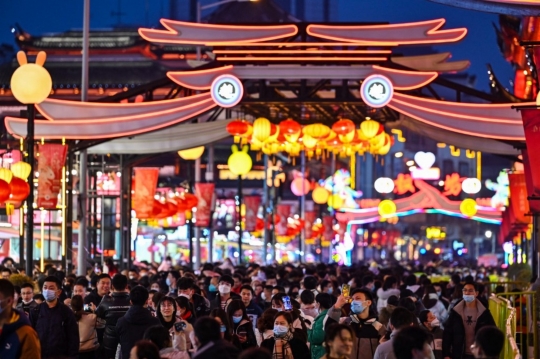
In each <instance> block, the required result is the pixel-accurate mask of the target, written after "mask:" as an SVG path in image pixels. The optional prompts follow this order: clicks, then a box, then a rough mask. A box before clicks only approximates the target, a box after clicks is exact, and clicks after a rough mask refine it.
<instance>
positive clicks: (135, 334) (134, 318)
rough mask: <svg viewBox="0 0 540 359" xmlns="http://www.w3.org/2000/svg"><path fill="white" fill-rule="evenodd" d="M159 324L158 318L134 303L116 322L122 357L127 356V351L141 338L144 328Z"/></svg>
mask: <svg viewBox="0 0 540 359" xmlns="http://www.w3.org/2000/svg"><path fill="white" fill-rule="evenodd" d="M154 325H161V323H160V322H159V319H158V318H154V317H153V316H152V314H151V313H150V312H149V311H148V310H147V309H146V308H144V307H143V306H140V305H134V306H132V307H131V308H129V310H128V311H127V312H126V314H125V315H124V316H123V317H122V318H120V319H118V322H116V333H117V335H118V339H119V340H120V347H121V350H122V358H129V352H130V350H131V348H133V346H134V345H135V343H136V342H137V341H139V340H141V339H142V338H143V335H144V332H145V331H146V329H148V328H150V327H151V326H154Z"/></svg>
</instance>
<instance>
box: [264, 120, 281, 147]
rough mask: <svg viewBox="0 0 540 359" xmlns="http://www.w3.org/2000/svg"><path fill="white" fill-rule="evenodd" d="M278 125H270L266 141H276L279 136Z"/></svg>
mask: <svg viewBox="0 0 540 359" xmlns="http://www.w3.org/2000/svg"><path fill="white" fill-rule="evenodd" d="M279 132H280V127H279V126H276V125H274V124H273V123H272V124H271V126H270V136H269V137H268V138H267V139H266V142H276V141H277V139H278V137H279Z"/></svg>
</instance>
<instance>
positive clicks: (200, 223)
mask: <svg viewBox="0 0 540 359" xmlns="http://www.w3.org/2000/svg"><path fill="white" fill-rule="evenodd" d="M214 188H215V184H214V183H195V194H196V195H197V199H198V200H199V202H197V213H196V216H195V218H196V219H197V222H196V223H195V226H196V227H210V217H211V215H212V204H213V203H212V201H213V200H214Z"/></svg>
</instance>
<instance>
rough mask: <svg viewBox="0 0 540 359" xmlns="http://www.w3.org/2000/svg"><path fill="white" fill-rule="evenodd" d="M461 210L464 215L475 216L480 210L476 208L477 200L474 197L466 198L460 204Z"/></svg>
mask: <svg viewBox="0 0 540 359" xmlns="http://www.w3.org/2000/svg"><path fill="white" fill-rule="evenodd" d="M459 210H460V211H461V213H462V214H463V215H464V216H467V217H473V216H474V215H475V214H476V212H478V210H477V208H476V201H475V200H474V199H472V198H467V199H464V200H463V202H461V204H460V205H459Z"/></svg>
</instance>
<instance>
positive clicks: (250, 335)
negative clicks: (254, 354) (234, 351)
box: [232, 319, 257, 351]
mask: <svg viewBox="0 0 540 359" xmlns="http://www.w3.org/2000/svg"><path fill="white" fill-rule="evenodd" d="M233 331H234V332H233V334H234V335H233V340H232V343H233V344H234V346H235V347H237V348H238V349H240V351H244V350H245V349H248V348H251V347H256V346H257V338H256V337H255V332H254V331H253V325H252V324H251V322H250V321H249V320H247V319H242V321H241V322H240V323H239V324H238V326H237V327H236V329H233ZM241 332H245V333H246V335H247V340H246V341H245V342H244V343H240V340H239V339H238V333H241Z"/></svg>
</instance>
